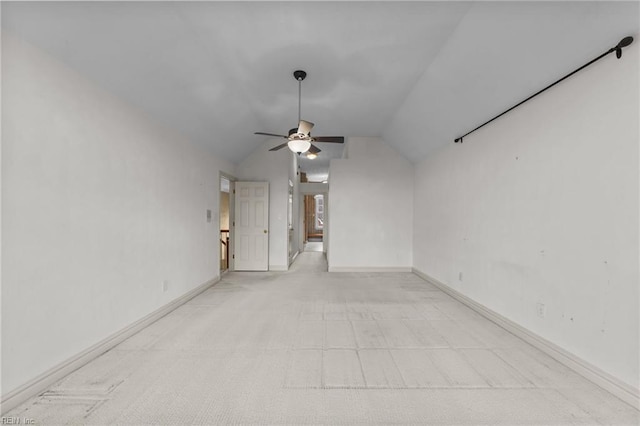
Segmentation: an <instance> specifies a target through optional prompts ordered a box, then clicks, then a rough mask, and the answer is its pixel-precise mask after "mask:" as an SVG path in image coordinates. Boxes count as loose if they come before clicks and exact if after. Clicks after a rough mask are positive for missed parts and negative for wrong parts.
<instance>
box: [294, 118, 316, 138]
mask: <svg viewBox="0 0 640 426" xmlns="http://www.w3.org/2000/svg"><path fill="white" fill-rule="evenodd" d="M313 126H314V124H313V123H311V122H309V121H305V120H300V123H299V124H298V133H304V134H305V135H307V136H309V132H311V129H312V128H313Z"/></svg>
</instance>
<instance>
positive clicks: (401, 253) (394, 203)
mask: <svg viewBox="0 0 640 426" xmlns="http://www.w3.org/2000/svg"><path fill="white" fill-rule="evenodd" d="M345 150H346V152H348V155H347V156H346V158H344V159H335V160H331V165H330V167H329V177H330V182H329V187H330V192H329V201H330V205H331V207H330V208H331V212H330V216H331V221H330V224H329V227H328V234H329V235H328V237H329V245H328V250H327V254H328V262H329V271H347V270H350V271H358V270H389V271H391V270H410V269H411V266H412V257H411V250H412V248H411V242H412V228H413V165H412V164H411V163H410V162H409V161H408V160H407V159H405V158H404V157H402V156H400V155H399V154H398V153H397V152H395V151H394V150H393V149H391V148H390V147H389V146H387V145H386V144H385V143H384V142H383V141H382V140H381V139H379V138H360V137H351V138H349V139H348V140H347V146H346V148H345Z"/></svg>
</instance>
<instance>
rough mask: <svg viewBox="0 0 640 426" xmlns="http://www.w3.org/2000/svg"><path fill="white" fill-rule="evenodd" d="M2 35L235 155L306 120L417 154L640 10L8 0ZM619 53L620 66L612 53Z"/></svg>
mask: <svg viewBox="0 0 640 426" xmlns="http://www.w3.org/2000/svg"><path fill="white" fill-rule="evenodd" d="M1 7H2V27H3V29H6V30H8V31H10V32H12V33H14V34H16V35H17V36H19V37H22V38H24V39H26V40H27V41H29V42H31V43H32V44H34V45H36V46H39V47H40V48H42V49H43V50H45V51H47V52H49V53H50V54H51V55H53V56H55V57H56V58H58V59H59V60H61V61H63V62H65V63H67V64H68V65H69V66H70V67H72V68H74V69H76V70H77V71H79V72H80V73H82V74H83V75H85V76H87V77H88V78H89V79H91V80H93V81H95V82H96V83H97V84H99V85H101V86H102V87H104V88H105V89H107V90H109V91H111V92H113V93H114V94H115V95H117V96H119V97H121V98H123V99H125V100H126V101H127V102H129V103H131V104H133V105H136V106H137V107H139V108H140V109H142V110H143V111H145V112H146V113H147V114H149V115H150V116H152V117H154V118H155V119H157V120H159V121H161V122H163V123H165V124H166V125H168V126H171V127H172V128H174V129H175V130H177V131H179V132H181V133H183V134H184V135H186V136H187V137H189V138H190V139H191V140H192V141H194V143H196V144H199V145H202V146H204V147H206V148H208V149H210V150H211V151H212V152H213V153H214V154H216V155H219V156H222V157H224V158H226V159H228V160H230V161H233V162H238V161H240V160H242V159H243V158H244V157H245V156H246V155H248V154H249V153H250V152H251V151H252V150H253V149H255V148H256V147H257V146H258V145H259V144H261V143H264V141H265V138H266V137H264V136H255V135H253V132H255V131H264V132H273V133H284V134H286V132H287V130H288V129H290V128H292V127H295V126H296V122H297V114H298V111H297V101H298V92H297V91H298V87H297V82H296V81H295V80H294V79H293V76H292V72H293V71H294V70H296V69H304V70H306V71H307V73H308V77H307V79H306V80H305V81H304V83H303V86H302V88H303V91H302V118H304V119H307V120H309V121H312V122H314V123H316V126H315V128H314V130H313V134H316V135H344V136H383V137H384V138H385V140H386V141H387V142H388V143H390V144H391V145H392V146H394V147H395V148H396V149H398V150H399V151H400V152H401V153H403V154H404V155H405V156H406V157H407V158H409V159H411V160H419V159H421V158H423V157H424V156H425V155H428V154H429V152H431V151H432V150H434V149H437V148H438V147H439V146H442V145H443V144H446V143H452V140H453V139H454V138H455V137H457V136H459V135H460V134H461V133H463V132H464V131H466V130H469V129H470V128H473V127H475V125H477V124H479V123H481V122H483V121H485V120H486V119H488V118H490V117H491V116H492V115H494V114H496V113H498V112H500V111H501V110H502V109H504V108H506V107H508V106H511V105H512V104H514V103H516V102H517V101H519V100H521V99H522V98H524V97H526V96H528V95H529V94H531V93H533V92H535V91H536V90H538V89H539V88H541V87H543V86H544V85H546V84H548V83H550V82H552V81H554V80H555V79H557V78H559V77H561V76H562V75H564V74H566V73H567V72H569V71H571V70H572V69H573V68H576V67H578V66H580V65H582V64H583V63H584V62H586V61H587V60H589V59H591V58H593V57H594V56H597V55H598V54H600V53H602V52H603V51H605V50H606V49H608V48H609V47H612V46H614V45H615V44H616V43H617V42H618V41H619V40H620V39H621V38H622V37H623V36H626V35H633V36H637V33H638V3H637V2H608V1H607V2H42V3H41V2H20V3H11V2H2V5H1ZM614 60H615V59H614Z"/></svg>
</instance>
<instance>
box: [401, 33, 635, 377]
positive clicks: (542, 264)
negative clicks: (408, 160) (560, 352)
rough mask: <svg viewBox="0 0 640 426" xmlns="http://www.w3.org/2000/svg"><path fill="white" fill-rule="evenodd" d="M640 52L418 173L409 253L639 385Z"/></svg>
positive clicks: (453, 147) (610, 60)
mask: <svg viewBox="0 0 640 426" xmlns="http://www.w3.org/2000/svg"><path fill="white" fill-rule="evenodd" d="M638 47H639V45H638V43H634V44H633V45H631V46H630V47H629V48H628V49H626V50H625V52H624V56H623V58H622V59H621V60H617V59H616V58H615V56H614V55H610V56H608V57H607V59H605V60H603V61H600V62H598V63H597V64H595V65H593V66H592V67H590V68H588V69H586V70H585V71H582V72H581V73H579V74H577V75H575V76H574V77H572V78H571V79H569V80H567V81H566V82H563V83H561V84H560V85H559V86H556V87H554V88H553V89H552V90H550V91H548V92H545V93H544V94H542V95H541V96H539V97H537V98H535V99H534V100H532V101H530V102H528V103H527V104H525V105H523V106H521V107H519V108H518V109H516V110H514V111H512V112H511V113H509V114H508V115H506V116H504V117H503V118H500V119H498V120H497V121H495V122H494V123H492V124H490V125H489V126H487V127H484V128H483V129H481V130H479V131H478V132H476V133H474V134H473V135H470V136H468V137H467V138H465V141H464V143H463V144H462V145H460V144H453V143H451V144H449V145H447V146H446V147H444V148H442V149H441V150H439V151H438V152H437V153H435V154H434V155H432V156H430V157H429V158H427V159H426V160H424V161H422V162H421V163H419V164H418V165H417V166H416V170H415V214H414V230H415V237H414V251H413V256H414V265H415V267H416V268H417V269H419V270H420V271H422V272H424V273H426V274H428V275H430V276H432V277H434V278H436V279H437V280H439V281H441V282H443V283H445V284H447V285H449V286H451V287H453V288H454V289H455V290H457V291H459V292H461V293H463V294H465V295H467V296H468V297H470V298H472V299H474V300H476V301H477V302H479V303H481V304H483V305H485V306H487V307H489V308H490V309H492V310H494V311H496V312H498V313H499V314H501V315H503V316H505V317H507V318H509V319H511V320H512V321H515V322H516V323H518V324H520V325H522V326H524V327H526V328H527V329H529V330H531V331H533V332H534V333H536V334H538V335H540V336H542V337H544V338H546V339H547V340H549V341H551V342H553V343H555V344H557V345H559V346H561V347H562V348H564V349H566V350H568V351H569V352H571V353H573V354H575V355H577V356H578V357H580V358H582V359H584V360H586V361H588V362H590V363H592V364H594V365H596V366H598V367H600V368H601V369H603V370H604V371H606V372H608V373H610V374H611V375H613V376H614V377H616V378H618V379H620V380H622V381H623V382H625V383H627V384H629V385H632V386H635V387H637V386H638V375H639V371H638V359H639V352H638V335H639V327H638V323H639V317H638V309H639V304H638V297H639V293H638V283H639V277H638V255H639V253H638V217H639V211H638V198H639V184H638V154H639V152H638V141H639V137H638V125H639V116H640V111H639V108H638V93H639V87H638V75H639V67H638ZM487 118H489V117H487ZM473 125H474V123H460V126H461V127H460V131H461V132H463V131H465V130H467V129H468V128H469V127H473ZM460 273H462V274H463V275H462V280H460V279H459V274H460ZM537 303H543V304H544V305H546V317H545V318H539V317H538V316H537V315H536V304H537Z"/></svg>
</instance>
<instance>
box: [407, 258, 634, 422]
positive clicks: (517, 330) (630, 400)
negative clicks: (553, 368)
mask: <svg viewBox="0 0 640 426" xmlns="http://www.w3.org/2000/svg"><path fill="white" fill-rule="evenodd" d="M413 273H414V274H416V275H417V276H419V277H420V278H422V279H424V280H425V281H428V282H429V283H431V284H433V285H435V286H436V287H438V288H439V289H440V290H442V291H444V292H445V293H447V294H448V295H449V296H451V297H453V298H454V299H456V300H458V301H459V302H461V303H464V304H465V305H467V306H468V307H470V308H471V309H473V310H474V311H476V312H477V313H479V314H480V315H482V316H483V317H485V318H487V319H488V320H490V321H492V322H494V323H496V324H497V325H499V326H500V327H502V328H504V329H505V330H507V331H509V332H511V333H512V334H514V335H516V336H518V337H519V338H521V339H522V340H524V341H525V342H527V343H529V344H530V345H532V346H534V347H536V348H538V349H540V350H541V351H542V352H544V353H546V354H547V355H549V356H550V357H551V358H553V359H555V360H556V361H558V362H560V363H562V364H564V365H565V366H567V367H569V368H570V369H572V370H573V371H575V372H576V373H578V374H580V375H581V376H583V377H584V378H586V379H587V380H589V381H591V382H593V383H595V384H597V385H598V386H600V387H601V388H603V389H606V390H607V391H609V392H610V393H612V394H613V395H615V396H616V397H618V398H619V399H621V400H622V401H624V402H626V403H627V404H629V405H631V406H632V407H634V408H635V409H637V410H640V391H639V390H638V389H635V388H634V387H633V386H630V385H628V384H626V383H624V382H622V381H621V380H620V379H617V378H615V377H613V376H612V375H610V374H609V373H607V372H606V371H603V370H602V369H600V368H599V367H596V366H595V365H593V364H591V363H589V362H587V361H585V360H583V359H582V358H580V357H578V356H576V355H574V354H572V353H570V352H568V351H566V350H565V349H563V348H561V347H560V346H558V345H556V344H555V343H552V342H550V341H548V340H546V339H545V338H543V337H541V336H539V335H537V334H535V333H533V332H531V331H529V330H527V329H526V328H524V327H522V326H521V325H519V324H517V323H515V322H513V321H511V320H510V319H508V318H505V317H503V316H502V315H500V314H498V313H497V312H494V311H492V310H491V309H489V308H487V307H486V306H484V305H482V304H480V303H478V302H476V301H475V300H473V299H470V298H469V297H467V296H465V295H464V294H462V293H460V292H458V291H456V290H454V289H452V288H451V287H449V286H448V285H446V284H444V283H442V282H440V281H438V280H436V279H435V278H433V277H430V276H429V275H427V274H425V273H424V272H422V271H420V270H418V269H416V268H413Z"/></svg>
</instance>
